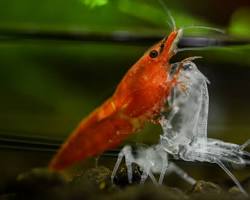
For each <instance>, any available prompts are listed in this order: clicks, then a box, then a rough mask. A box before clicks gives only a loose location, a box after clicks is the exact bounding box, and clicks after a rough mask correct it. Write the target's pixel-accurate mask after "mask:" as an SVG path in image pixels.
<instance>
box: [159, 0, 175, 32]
mask: <svg viewBox="0 0 250 200" xmlns="http://www.w3.org/2000/svg"><path fill="white" fill-rule="evenodd" d="M158 2H159V3H160V4H161V6H162V7H163V9H164V11H165V13H166V14H167V16H168V17H169V19H170V21H171V24H172V26H170V28H172V29H174V30H175V29H176V23H175V20H174V17H173V15H172V14H171V12H170V10H169V9H168V7H167V6H166V4H165V3H164V2H163V0H158ZM168 24H170V23H169V22H168Z"/></svg>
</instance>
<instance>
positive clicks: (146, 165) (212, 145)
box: [111, 58, 250, 195]
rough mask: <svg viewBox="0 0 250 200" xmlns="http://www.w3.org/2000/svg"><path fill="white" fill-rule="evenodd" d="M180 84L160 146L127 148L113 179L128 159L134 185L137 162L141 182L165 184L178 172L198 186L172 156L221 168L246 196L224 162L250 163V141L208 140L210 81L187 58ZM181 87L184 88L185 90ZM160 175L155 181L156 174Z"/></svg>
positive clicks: (164, 123)
mask: <svg viewBox="0 0 250 200" xmlns="http://www.w3.org/2000/svg"><path fill="white" fill-rule="evenodd" d="M180 64H182V65H183V69H182V71H181V73H180V76H179V79H178V82H179V83H180V84H179V85H177V86H176V87H174V88H173V90H172V94H171V95H170V96H169V99H168V104H169V107H170V108H171V109H170V111H169V112H168V113H167V114H166V113H162V116H161V120H160V124H161V126H162V129H163V134H162V135H161V136H160V140H159V143H158V144H156V145H153V146H151V147H148V148H138V149H137V154H136V155H133V154H132V151H131V147H130V146H125V147H124V148H123V149H122V151H121V152H120V153H119V156H118V160H117V162H116V164H115V167H114V170H113V173H112V175H111V179H112V181H113V179H114V177H115V174H116V172H117V170H118V168H119V165H120V163H121V162H122V159H123V157H124V158H125V164H126V166H127V169H128V180H129V182H130V183H131V182H132V163H136V164H137V165H138V166H139V167H140V168H141V170H142V176H141V183H144V182H145V180H146V179H147V178H148V177H150V179H151V180H152V181H153V183H155V184H161V183H162V182H163V179H164V176H165V174H168V173H170V172H175V173H177V174H178V175H179V176H180V177H182V178H183V179H184V180H185V181H187V182H189V183H190V184H195V182H196V181H195V180H194V179H193V178H192V177H190V176H188V174H186V173H185V172H184V171H183V170H182V169H180V168H179V167H178V166H177V165H175V164H174V163H173V162H169V161H168V155H169V154H171V155H173V157H174V158H175V159H181V160H184V161H192V162H194V161H199V162H209V163H215V164H217V165H219V166H220V167H221V168H222V169H223V170H224V171H225V172H226V173H227V174H228V176H229V177H230V178H231V179H232V181H233V182H234V183H235V184H236V185H237V187H238V188H239V189H240V191H241V192H242V193H244V194H245V195H247V193H246V192H245V190H244V189H243V187H242V186H241V185H240V183H239V181H238V180H237V179H236V178H235V176H234V175H233V174H232V173H231V172H230V171H229V170H228V169H227V168H226V166H225V163H227V164H228V163H229V164H232V166H235V165H237V166H245V165H246V164H250V153H249V152H246V151H244V149H245V148H246V147H247V146H248V145H249V144H250V140H248V141H247V142H245V143H244V144H243V145H237V144H233V143H228V142H223V141H221V140H218V139H212V138H208V137H207V119H208V108H209V94H208V88H207V84H208V83H209V81H208V79H207V78H206V77H205V76H204V75H203V74H202V73H201V72H200V71H199V70H198V69H197V67H196V65H195V64H194V63H193V62H192V58H191V59H185V60H183V61H181V63H175V64H174V65H177V66H179V65H180ZM181 85H184V86H185V90H183V88H182V87H180V86H181ZM156 173H158V174H160V176H159V179H158V180H156V178H155V177H154V174H156Z"/></svg>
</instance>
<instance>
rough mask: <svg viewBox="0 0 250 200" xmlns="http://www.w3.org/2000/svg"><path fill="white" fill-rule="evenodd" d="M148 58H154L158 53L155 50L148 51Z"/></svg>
mask: <svg viewBox="0 0 250 200" xmlns="http://www.w3.org/2000/svg"><path fill="white" fill-rule="evenodd" d="M149 56H150V57H151V58H156V57H157V56H158V51H156V50H152V51H150V53H149Z"/></svg>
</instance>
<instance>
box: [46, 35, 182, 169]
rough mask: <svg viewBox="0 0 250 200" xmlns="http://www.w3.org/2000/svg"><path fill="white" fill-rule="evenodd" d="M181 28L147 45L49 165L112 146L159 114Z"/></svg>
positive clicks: (169, 84) (171, 81)
mask: <svg viewBox="0 0 250 200" xmlns="http://www.w3.org/2000/svg"><path fill="white" fill-rule="evenodd" d="M180 35H181V31H180V30H178V31H173V32H172V33H171V34H170V35H169V36H168V37H167V38H164V39H163V40H162V41H160V42H159V43H157V44H156V45H154V46H153V47H152V48H150V49H149V50H148V51H147V52H146V53H145V54H144V55H143V56H142V58H140V59H139V60H138V61H137V62H136V63H135V64H134V65H133V66H132V67H131V68H130V70H129V71H128V72H127V73H126V75H125V76H124V78H123V79H122V81H121V82H120V83H119V85H118V87H117V89H116V91H115V93H114V94H113V96H112V97H110V98H109V99H108V100H107V101H105V102H104V103H103V104H102V105H101V106H100V107H98V108H97V109H96V110H94V111H93V112H92V113H91V114H90V115H89V116H88V117H87V118H85V119H84V120H83V121H82V122H81V123H80V124H79V126H78V127H77V128H76V130H74V131H73V133H72V134H71V135H70V137H69V138H68V140H67V141H66V142H65V143H64V144H63V146H62V147H61V149H60V150H59V152H58V153H57V154H56V155H55V157H54V158H53V160H52V161H51V163H50V165H49V168H50V169H52V170H60V169H64V168H65V167H68V166H70V165H72V164H74V163H76V162H77V161H79V160H83V159H85V158H86V157H90V156H94V155H98V154H100V153H102V152H103V151H105V150H108V149H110V148H113V147H116V146H117V145H119V144H120V143H121V141H123V140H124V139H125V138H126V137H127V136H128V135H130V134H131V133H133V132H135V131H136V130H138V129H139V128H141V127H142V126H143V124H144V122H145V121H147V120H152V119H153V118H154V117H155V116H157V115H159V113H160V111H161V109H162V108H163V106H164V104H165V101H166V99H167V97H168V95H169V93H170V90H171V88H172V87H173V85H174V84H175V82H176V81H175V79H170V78H169V71H170V68H171V65H170V64H169V59H170V58H171V57H172V56H173V55H174V51H175V49H176V45H175V44H176V42H177V41H178V40H179V37H180Z"/></svg>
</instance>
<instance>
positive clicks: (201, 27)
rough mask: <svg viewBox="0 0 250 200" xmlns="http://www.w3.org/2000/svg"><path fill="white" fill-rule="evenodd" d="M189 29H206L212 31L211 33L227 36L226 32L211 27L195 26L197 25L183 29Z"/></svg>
mask: <svg viewBox="0 0 250 200" xmlns="http://www.w3.org/2000/svg"><path fill="white" fill-rule="evenodd" d="M187 29H205V30H211V31H216V32H218V33H222V34H225V31H224V30H222V29H219V28H214V27H209V26H195V25H192V26H186V27H183V28H182V30H187Z"/></svg>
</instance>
